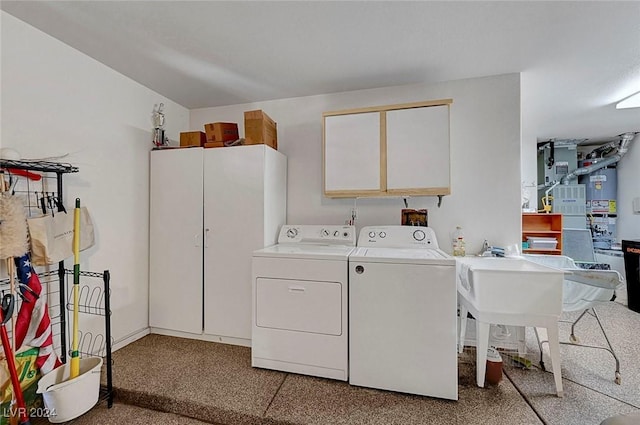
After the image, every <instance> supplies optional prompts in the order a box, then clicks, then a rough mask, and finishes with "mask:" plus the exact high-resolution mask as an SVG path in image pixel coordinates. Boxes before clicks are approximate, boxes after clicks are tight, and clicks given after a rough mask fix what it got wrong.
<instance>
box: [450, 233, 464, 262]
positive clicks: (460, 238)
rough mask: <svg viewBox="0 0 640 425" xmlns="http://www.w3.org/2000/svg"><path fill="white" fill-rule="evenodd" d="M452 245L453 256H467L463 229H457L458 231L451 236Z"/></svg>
mask: <svg viewBox="0 0 640 425" xmlns="http://www.w3.org/2000/svg"><path fill="white" fill-rule="evenodd" d="M451 243H452V244H453V256H454V257H464V256H465V254H466V250H465V242H464V233H463V232H462V227H460V226H457V227H456V230H455V231H454V232H453V234H452V236H451Z"/></svg>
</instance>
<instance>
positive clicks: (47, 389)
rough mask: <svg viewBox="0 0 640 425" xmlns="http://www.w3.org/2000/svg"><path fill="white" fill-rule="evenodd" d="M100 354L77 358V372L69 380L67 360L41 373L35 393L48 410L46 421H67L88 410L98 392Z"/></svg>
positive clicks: (100, 365)
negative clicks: (78, 373)
mask: <svg viewBox="0 0 640 425" xmlns="http://www.w3.org/2000/svg"><path fill="white" fill-rule="evenodd" d="M101 368H102V358H101V357H88V358H84V359H80V375H78V376H77V377H75V378H73V379H71V380H69V372H70V369H71V365H70V363H67V364H65V365H62V366H60V367H59V368H57V369H54V370H52V371H51V372H49V373H47V374H46V375H44V376H43V377H42V378H40V380H39V381H38V391H37V392H38V393H40V394H42V398H43V400H44V406H45V407H46V409H47V411H48V412H49V414H50V416H49V422H52V423H60V422H67V421H70V420H72V419H75V418H77V417H78V416H80V415H82V414H84V413H86V412H88V411H89V410H90V409H91V408H92V407H93V406H95V405H96V403H97V402H98V398H99V396H100V369H101Z"/></svg>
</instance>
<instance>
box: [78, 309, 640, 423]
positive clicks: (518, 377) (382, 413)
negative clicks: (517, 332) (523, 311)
mask: <svg viewBox="0 0 640 425" xmlns="http://www.w3.org/2000/svg"><path fill="white" fill-rule="evenodd" d="M599 313H600V315H601V318H603V320H604V321H605V322H606V323H607V325H606V326H607V327H610V328H611V329H609V328H608V329H607V331H608V332H609V337H610V338H611V341H612V344H613V345H614V347H615V348H616V350H617V351H618V355H619V357H620V360H621V364H622V374H623V382H622V385H620V386H617V385H615V384H613V383H612V382H613V376H612V374H613V371H612V370H609V369H611V367H612V364H611V362H608V361H606V360H602V359H599V357H598V355H595V354H593V351H594V350H588V349H581V348H576V347H563V349H562V350H563V351H562V354H563V377H564V382H563V383H564V386H565V397H564V398H562V399H560V398H557V397H556V396H555V386H554V383H553V376H552V374H551V373H549V372H544V371H542V370H540V369H539V368H538V367H535V366H534V367H532V368H531V369H528V370H526V369H519V368H516V367H513V366H512V365H510V364H509V362H505V378H504V379H503V380H502V382H500V384H499V385H496V386H491V387H488V388H478V387H477V386H476V385H475V366H474V362H473V359H474V357H473V356H472V351H470V350H465V353H463V354H462V355H461V356H460V358H459V400H458V401H457V402H456V401H447V400H440V399H435V398H430V397H420V396H412V395H407V394H399V393H393V392H388V391H380V390H375V389H369V388H361V387H355V386H350V385H349V384H348V383H346V382H339V381H333V380H328V379H322V378H314V377H310V376H304V375H296V374H288V373H282V372H277V371H271V370H265V369H256V368H252V367H251V350H250V349H249V348H246V347H238V346H231V345H225V344H216V343H209V342H203V341H195V340H187V339H181V338H174V337H167V336H160V335H149V336H146V337H145V338H142V339H140V340H138V341H136V342H134V343H132V344H130V345H128V346H127V347H124V348H123V349H121V350H119V351H117V352H116V353H114V386H115V391H116V404H115V405H114V407H113V408H112V409H107V408H106V403H101V404H99V405H98V406H96V407H95V408H94V409H92V410H91V411H90V412H89V413H87V414H85V415H83V416H82V417H80V418H78V419H76V420H74V421H73V422H72V423H73V424H79V425H89V424H91V425H103V424H104V425H111V424H114V425H115V424H122V423H128V424H169V425H173V424H185V425H192V424H193V425H197V424H202V423H209V424H216V425H244V424H247V425H253V424H256V425H258V424H260V425H262V424H265V425H303V424H305V425H306V424H309V425H320V424H323V425H324V424H331V425H341V424H354V425H365V424H366V425H394V424H402V425H418V424H443V425H444V424H447V425H455V424H461V425H462V424H465V425H474V424H478V425H481V424H482V425H484V424H487V423H491V424H492V425H503V424H504V425H506V424H509V425H514V424H517V425H529V424H531V425H537V424H548V425H556V424H557V425H561V424H562V425H573V424H575V425H578V424H580V425H598V424H600V422H601V421H602V420H603V419H604V418H607V417H609V416H612V415H615V414H620V413H630V412H640V400H638V398H639V397H640V395H639V394H640V392H638V388H640V377H639V376H638V369H639V368H638V367H637V363H638V362H640V360H638V359H640V355H638V346H639V345H640V344H639V342H640V341H639V340H638V338H637V337H635V336H634V333H635V332H636V330H637V329H640V315H638V314H637V313H634V312H631V311H630V310H627V309H626V308H624V307H623V306H621V305H619V304H617V305H616V304H613V303H612V305H611V306H610V307H607V308H605V309H601V310H600V311H599ZM582 331H583V332H582V333H581V336H582V337H583V338H585V340H587V341H599V340H598V338H600V337H599V335H598V333H597V332H596V330H594V329H593V328H592V327H591V326H589V324H588V323H585V328H584V329H583V330H582ZM532 334H533V332H529V330H528V332H527V345H528V348H529V349H530V351H531V353H532V355H531V357H530V358H531V359H532V360H534V359H536V358H537V355H538V352H537V348H536V343H535V340H532ZM561 335H562V334H561ZM564 336H566V335H564ZM594 343H596V344H598V342H594ZM585 351H586V352H585ZM590 351H591V354H590V353H589V352H590ZM597 351H598V350H595V352H597ZM605 354H607V353H605ZM536 362H537V360H536ZM609 372H611V373H609ZM609 375H611V376H609ZM609 381H611V382H609Z"/></svg>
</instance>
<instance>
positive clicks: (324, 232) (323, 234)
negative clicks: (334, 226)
mask: <svg viewBox="0 0 640 425" xmlns="http://www.w3.org/2000/svg"><path fill="white" fill-rule="evenodd" d="M320 234H321V235H322V236H329V231H328V230H327V229H322V230H321V231H320Z"/></svg>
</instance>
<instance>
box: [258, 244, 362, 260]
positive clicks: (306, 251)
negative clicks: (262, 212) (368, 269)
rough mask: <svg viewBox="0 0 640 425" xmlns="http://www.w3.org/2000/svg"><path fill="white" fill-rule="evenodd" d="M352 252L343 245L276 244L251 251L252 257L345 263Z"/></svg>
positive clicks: (350, 247) (351, 249) (350, 248)
mask: <svg viewBox="0 0 640 425" xmlns="http://www.w3.org/2000/svg"><path fill="white" fill-rule="evenodd" d="M353 250H354V247H352V246H343V245H320V244H317V245H316V244H290V245H289V244H278V245H273V246H270V247H267V248H263V249H259V250H257V251H253V256H254V257H271V258H304V259H308V260H309V259H310V260H338V261H347V259H348V258H349V254H351V251H353Z"/></svg>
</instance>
